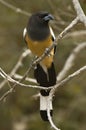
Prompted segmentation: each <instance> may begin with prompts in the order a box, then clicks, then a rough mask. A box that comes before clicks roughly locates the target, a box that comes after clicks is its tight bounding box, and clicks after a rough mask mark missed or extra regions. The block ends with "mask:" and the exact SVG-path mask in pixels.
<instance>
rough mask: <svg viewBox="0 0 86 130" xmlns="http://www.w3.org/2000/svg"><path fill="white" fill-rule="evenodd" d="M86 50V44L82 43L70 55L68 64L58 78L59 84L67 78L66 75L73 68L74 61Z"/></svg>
mask: <svg viewBox="0 0 86 130" xmlns="http://www.w3.org/2000/svg"><path fill="white" fill-rule="evenodd" d="M84 48H86V42H83V43H80V44H79V45H78V46H77V47H75V48H74V49H73V51H72V53H71V54H70V55H69V57H68V59H67V60H66V63H65V65H64V67H63V69H62V71H61V72H60V73H59V74H58V76H57V82H59V81H61V80H62V79H63V78H64V77H65V75H66V74H67V72H68V71H69V70H70V68H72V66H73V64H74V61H75V59H76V58H77V55H78V54H79V52H80V51H81V50H82V49H84Z"/></svg>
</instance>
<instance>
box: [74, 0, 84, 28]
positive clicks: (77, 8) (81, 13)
mask: <svg viewBox="0 0 86 130" xmlns="http://www.w3.org/2000/svg"><path fill="white" fill-rule="evenodd" d="M72 1H73V5H74V8H75V11H76V13H77V16H78V18H79V20H80V21H81V22H82V23H84V25H85V26H86V16H85V14H84V11H83V10H82V8H81V5H80V3H79V1H78V0H72Z"/></svg>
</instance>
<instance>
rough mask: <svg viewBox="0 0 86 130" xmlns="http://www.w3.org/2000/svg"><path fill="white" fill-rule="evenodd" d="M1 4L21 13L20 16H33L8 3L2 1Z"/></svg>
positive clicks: (0, 0)
mask: <svg viewBox="0 0 86 130" xmlns="http://www.w3.org/2000/svg"><path fill="white" fill-rule="evenodd" d="M0 3H2V4H3V5H4V6H6V7H8V8H10V9H12V10H14V11H15V12H16V13H20V14H23V15H26V16H31V14H30V13H28V12H26V11H24V10H22V9H20V8H17V7H15V6H13V5H11V4H10V3H8V2H6V1H4V0H0Z"/></svg>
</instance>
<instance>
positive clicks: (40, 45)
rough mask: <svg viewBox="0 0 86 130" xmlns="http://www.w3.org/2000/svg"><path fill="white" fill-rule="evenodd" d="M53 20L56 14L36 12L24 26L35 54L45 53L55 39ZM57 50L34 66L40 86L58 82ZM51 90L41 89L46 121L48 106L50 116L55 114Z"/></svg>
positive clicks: (43, 116)
mask: <svg viewBox="0 0 86 130" xmlns="http://www.w3.org/2000/svg"><path fill="white" fill-rule="evenodd" d="M51 20H54V16H53V15H52V14H51V13H49V12H46V11H40V12H35V13H33V14H32V15H31V16H30V18H29V20H28V22H27V26H26V27H25V28H24V31H23V38H24V40H25V42H26V44H27V46H28V48H29V49H30V50H31V52H32V53H33V55H35V56H36V57H38V58H39V57H40V56H42V55H43V53H44V52H45V50H47V49H48V48H49V47H50V46H51V45H52V44H53V42H54V40H55V35H54V32H53V30H52V28H51V26H50V24H49V21H51ZM55 51H56V47H54V48H53V49H52V50H51V51H50V53H49V54H48V55H46V56H45V57H44V59H43V60H42V61H40V62H39V63H38V64H37V65H36V67H34V77H35V79H36V80H37V83H38V84H39V85H40V86H43V87H50V86H54V85H55V84H56V71H55V67H54V55H55ZM50 91H51V89H48V90H44V89H41V90H40V115H41V118H42V120H44V121H49V119H48V115H47V107H49V108H48V109H49V112H50V116H51V117H52V115H53V106H52V100H51V99H49V93H50ZM47 104H48V106H47Z"/></svg>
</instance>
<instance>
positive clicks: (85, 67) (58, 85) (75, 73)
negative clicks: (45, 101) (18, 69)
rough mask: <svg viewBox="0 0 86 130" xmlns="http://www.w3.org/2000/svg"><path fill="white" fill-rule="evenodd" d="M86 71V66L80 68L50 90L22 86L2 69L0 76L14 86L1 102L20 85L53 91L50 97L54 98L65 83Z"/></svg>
mask: <svg viewBox="0 0 86 130" xmlns="http://www.w3.org/2000/svg"><path fill="white" fill-rule="evenodd" d="M85 70H86V66H83V67H82V68H80V69H79V70H77V71H75V72H74V73H73V74H71V75H69V76H68V77H67V78H65V79H64V80H62V81H61V82H59V83H57V84H56V85H55V86H52V87H48V88H45V87H41V86H35V85H34V86H33V85H25V84H22V83H20V82H18V81H16V80H14V79H12V78H11V77H9V76H8V75H7V74H6V73H5V72H4V71H3V70H2V69H1V68H0V74H1V76H2V77H3V78H5V79H7V80H8V81H10V82H12V83H14V85H13V88H11V90H9V91H7V92H6V93H5V94H4V95H3V96H2V97H1V98H0V101H2V100H3V99H4V98H5V97H6V96H8V95H9V94H10V93H12V92H13V90H14V86H15V84H16V85H19V86H21V87H32V88H37V89H44V90H46V89H52V90H51V92H50V96H51V97H52V96H53V94H54V92H55V90H56V89H57V88H58V87H60V86H62V85H64V84H65V83H67V82H68V81H69V80H71V79H72V78H73V77H75V76H77V75H79V74H80V73H81V72H83V71H85Z"/></svg>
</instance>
